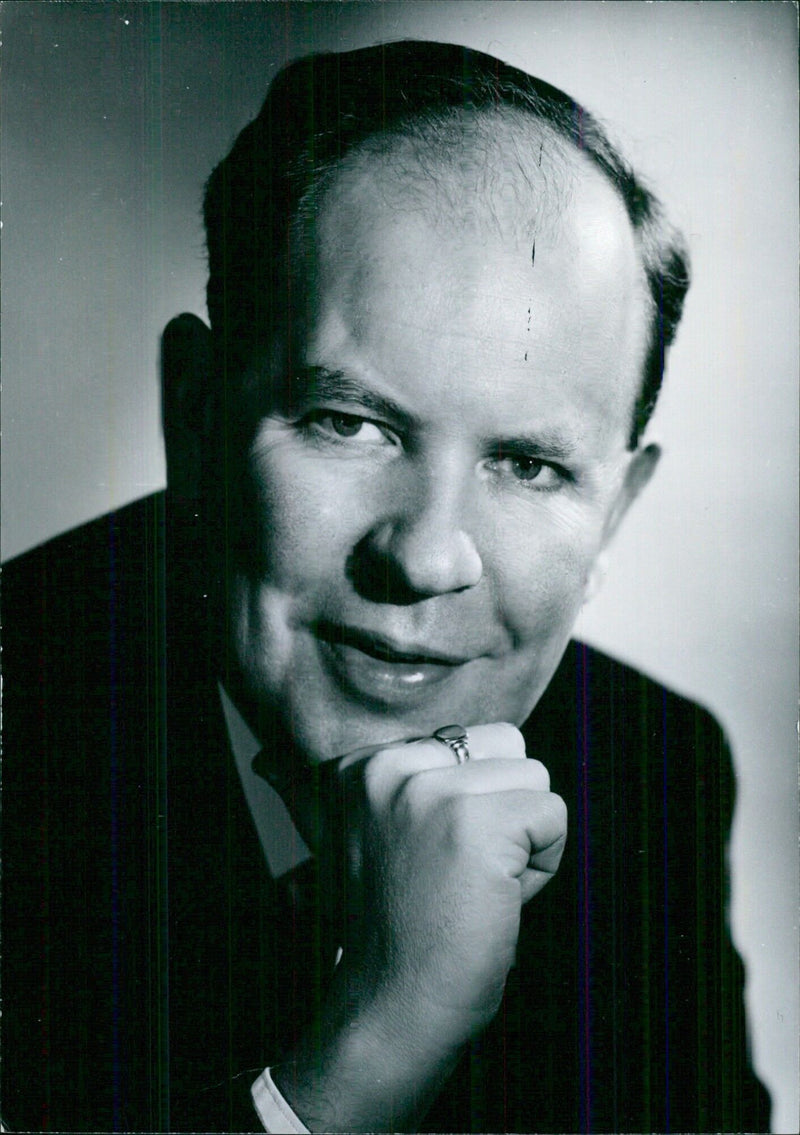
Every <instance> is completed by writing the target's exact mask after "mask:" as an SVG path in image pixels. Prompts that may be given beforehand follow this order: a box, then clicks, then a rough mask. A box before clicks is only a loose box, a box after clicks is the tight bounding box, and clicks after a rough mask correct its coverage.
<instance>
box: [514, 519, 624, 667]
mask: <svg viewBox="0 0 800 1135" xmlns="http://www.w3.org/2000/svg"><path fill="white" fill-rule="evenodd" d="M601 531H602V525H601V523H600V521H599V519H598V518H597V517H595V516H594V515H593V514H591V513H589V514H587V513H586V512H583V511H581V510H577V509H571V508H563V507H560V508H559V507H554V506H550V505H545V506H544V507H543V508H542V509H541V510H539V511H537V512H536V513H535V514H534V513H533V512H531V513H529V514H528V515H527V516H525V517H518V518H517V520H516V522H515V523H514V524H512V525H510V526H504V532H503V534H502V536H501V538H499V539H498V540H497V542H496V544H495V549H496V552H495V554H494V555H493V558H492V565H493V566H492V575H493V577H494V579H495V581H496V585H497V591H498V594H499V595H500V596H502V598H501V604H502V608H503V611H504V616H505V619H506V621H507V622H508V624H509V629H510V630H511V632H512V634H513V635H514V637H515V639H516V640H517V641H518V642H519V643H520V645H523V644H525V643H527V642H531V641H535V642H537V643H539V644H540V643H541V641H542V640H543V639H546V638H547V637H549V636H551V635H558V634H560V633H562V632H563V631H567V632H568V631H570V630H571V628H572V624H573V622H574V620H575V618H576V616H577V614H578V611H579V610H580V607H581V604H582V603H583V600H584V595H585V591H586V586H587V583H588V579H589V572H590V570H591V567H592V565H593V563H594V561H595V559H596V557H597V554H598V551H599V549H600V544H601Z"/></svg>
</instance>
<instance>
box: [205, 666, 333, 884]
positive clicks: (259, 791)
mask: <svg viewBox="0 0 800 1135" xmlns="http://www.w3.org/2000/svg"><path fill="white" fill-rule="evenodd" d="M217 685H218V686H219V696H220V700H221V702H222V712H223V715H224V717H225V724H226V726H227V729H228V739H229V740H230V744H231V750H232V752H233V757H234V760H235V761H236V768H237V770H238V772H239V779H240V780H241V782H242V788H243V790H244V796H245V800H246V801H247V806H248V808H249V809H250V815H251V816H252V817H253V823H254V824H255V826H256V831H257V832H258V838H259V841H260V843H261V849H262V851H263V852H264V858H265V860H266V862H267V867H268V868H269V872H270V874H271V875H272V877H273V879H279V878H280V877H281V875H285V874H286V873H287V872H288V871H292V870H294V868H295V867H299V866H300V865H301V864H302V863H305V862H306V861H307V860H309V859H311V858H312V855H311V852H310V851H309V849H308V847H307V845H306V843H305V841H304V840H303V838H302V836H301V835H300V833H299V832H298V830H297V828H296V827H295V825H294V821H293V820H292V817H291V816H290V815H289V811H288V809H287V807H286V805H285V804H284V802H283V800H282V799H281V797H280V796H279V795H278V793H277V792H276V791H275V789H274V788H273V787H272V785H271V784H269V783H268V782H267V781H266V780H264V778H263V777H262V776H259V775H258V773H256V772H254V771H253V759H254V757H256V756H257V754H258V753H260V752H261V749H262V748H263V746H262V744H261V742H260V741H259V739H258V738H257V737H256V735H255V734H254V733H253V731H252V730H251V729H250V726H249V725H248V724H247V722H246V721H245V719H244V718H243V717H242V715H241V713H240V712H239V710H238V709H237V708H236V706H235V705H234V704H233V702H232V701H231V699H230V697H229V696H228V694H227V692H226V691H225V689H224V687H223V686H222V683H221V682H218V683H217Z"/></svg>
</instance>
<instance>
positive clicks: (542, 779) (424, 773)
mask: <svg viewBox="0 0 800 1135" xmlns="http://www.w3.org/2000/svg"><path fill="white" fill-rule="evenodd" d="M403 771H405V769H404V770H403ZM414 776H415V778H416V779H418V780H419V787H420V788H421V789H422V790H423V791H427V792H430V793H431V795H434V794H436V793H440V794H442V795H452V794H455V793H467V794H471V793H475V794H478V793H481V794H482V793H489V792H514V791H524V792H549V791H550V773H549V772H548V771H547V769H546V768H545V766H544V765H543V764H542V762H541V761H537V760H535V759H534V758H533V757H528V758H527V759H526V760H522V761H521V760H513V759H506V758H503V757H496V758H495V759H493V760H482V761H467V763H466V764H463V765H456V764H452V763H451V764H449V765H447V766H446V767H444V768H441V767H439V768H432V769H421V770H420V771H419V772H416V773H415V774H414Z"/></svg>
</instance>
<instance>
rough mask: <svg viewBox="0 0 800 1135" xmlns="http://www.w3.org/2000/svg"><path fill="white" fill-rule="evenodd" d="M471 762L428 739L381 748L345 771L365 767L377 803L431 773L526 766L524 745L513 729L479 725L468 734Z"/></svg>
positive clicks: (502, 724)
mask: <svg viewBox="0 0 800 1135" xmlns="http://www.w3.org/2000/svg"><path fill="white" fill-rule="evenodd" d="M467 744H468V746H469V751H470V759H469V760H468V761H467V762H465V763H464V764H462V765H459V764H458V763H457V761H456V756H455V754H454V753H453V751H452V750H451V749H450V747H449V746H448V745H446V744H444V742H442V741H438V740H436V739H435V738H432V737H426V738H424V739H423V740H421V741H414V742H411V743H409V744H405V745H400V746H393V747H390V748H381V749H380V750H379V751H378V752H375V753H373V754H372V756H370V757H369V758H367V759H366V760H365V761H363V762H361V764H360V765H358V766H350V767H349V768H345V767H342V769H341V771H342V772H343V774H344V775H345V777H348V776H352V775H353V774H354V773H353V770H354V769H355V768H358V769H359V771H360V770H361V768H362V765H363V777H364V783H365V785H366V787H367V792H368V794H369V795H370V796H371V797H372V798H373V799H375V800H378V799H386V798H388V796H389V795H390V794H391V793H393V792H394V791H395V790H396V789H397V788H398V787H399V786H400V785H401V784H403V783H405V782H406V781H408V780H409V779H410V778H411V777H414V776H417V775H419V774H421V773H427V772H431V771H436V770H439V771H442V772H445V771H447V772H455V773H459V774H460V773H462V772H465V771H466V770H468V769H469V770H470V773H471V770H472V769H473V768H477V767H479V766H481V765H482V763H483V762H489V761H491V762H492V763H494V761H496V760H503V761H505V762H512V761H515V762H517V763H519V764H521V765H522V764H527V763H528V762H526V761H525V759H524V758H525V742H524V741H523V738H522V734H521V733H520V732H519V730H518V729H516V728H515V727H514V726H513V725H509V724H507V723H506V722H495V723H494V724H492V725H476V726H473V727H472V728H471V729H469V730H468V731H467Z"/></svg>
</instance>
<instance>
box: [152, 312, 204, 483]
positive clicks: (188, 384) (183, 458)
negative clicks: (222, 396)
mask: <svg viewBox="0 0 800 1135" xmlns="http://www.w3.org/2000/svg"><path fill="white" fill-rule="evenodd" d="M212 377H213V375H212V349H211V331H210V329H209V328H208V327H207V326H206V325H205V323H203V321H202V319H198V318H197V316H196V315H189V314H187V313H184V314H183V315H176V316H175V318H174V319H171V320H170V322H169V323H168V324H167V326H166V327H165V329H164V334H163V335H162V336H161V414H162V424H163V429H164V445H165V448H166V454H167V484H168V486H169V489H170V492H171V493H173V494H174V496H175V498H176V499H181V500H184V501H190V502H191V501H196V500H198V499H199V497H200V491H201V475H202V460H203V450H204V445H205V442H206V438H207V434H208V428H209V421H210V412H211V395H212V391H213V382H212Z"/></svg>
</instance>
